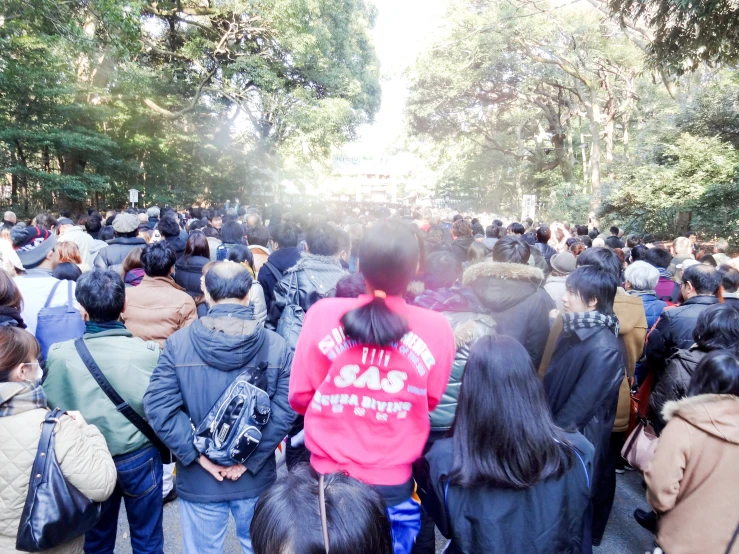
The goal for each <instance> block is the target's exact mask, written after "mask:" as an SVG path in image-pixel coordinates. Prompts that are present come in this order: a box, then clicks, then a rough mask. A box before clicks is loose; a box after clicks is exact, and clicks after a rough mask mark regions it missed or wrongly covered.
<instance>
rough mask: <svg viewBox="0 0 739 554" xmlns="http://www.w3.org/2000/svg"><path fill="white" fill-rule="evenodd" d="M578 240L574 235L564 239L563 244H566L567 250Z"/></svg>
mask: <svg viewBox="0 0 739 554" xmlns="http://www.w3.org/2000/svg"><path fill="white" fill-rule="evenodd" d="M578 242H580V241H579V240H577V239H576V238H575V237H570V238H568V239H567V240H566V241H565V246H567V249H568V250H569V249H570V248H571V247H572V245H573V244H577V243H578Z"/></svg>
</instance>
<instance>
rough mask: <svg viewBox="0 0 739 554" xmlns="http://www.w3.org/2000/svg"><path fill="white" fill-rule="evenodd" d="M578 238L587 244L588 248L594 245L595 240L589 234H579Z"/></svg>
mask: <svg viewBox="0 0 739 554" xmlns="http://www.w3.org/2000/svg"><path fill="white" fill-rule="evenodd" d="M577 239H578V240H579V241H580V242H581V243H582V244H584V245H585V247H586V248H591V247H592V246H593V240H592V239H591V238H590V237H589V236H588V235H578V237H577Z"/></svg>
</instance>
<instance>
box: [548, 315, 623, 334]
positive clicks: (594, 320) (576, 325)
mask: <svg viewBox="0 0 739 554" xmlns="http://www.w3.org/2000/svg"><path fill="white" fill-rule="evenodd" d="M562 320H563V323H564V327H563V329H562V332H563V333H564V334H565V335H567V336H569V335H572V334H573V333H574V332H575V331H577V330H578V329H593V328H594V327H608V328H609V329H610V330H611V331H613V334H615V335H616V336H618V318H616V316H615V315H605V314H602V313H600V312H569V313H565V314H564V316H563V318H562Z"/></svg>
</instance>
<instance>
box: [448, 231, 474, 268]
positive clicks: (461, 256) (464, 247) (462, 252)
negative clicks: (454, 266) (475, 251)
mask: <svg viewBox="0 0 739 554" xmlns="http://www.w3.org/2000/svg"><path fill="white" fill-rule="evenodd" d="M473 242H475V239H474V238H472V237H460V238H458V239H456V240H455V241H454V242H453V243H452V254H454V257H455V258H457V261H458V262H459V263H461V264H463V263H464V262H466V261H467V258H468V256H469V251H470V246H472V243H473Z"/></svg>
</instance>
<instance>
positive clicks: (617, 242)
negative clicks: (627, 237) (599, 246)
mask: <svg viewBox="0 0 739 554" xmlns="http://www.w3.org/2000/svg"><path fill="white" fill-rule="evenodd" d="M603 242H605V244H606V246H607V247H608V248H611V249H614V250H615V249H616V248H623V246H624V243H623V241H622V240H621V239H620V238H618V237H617V236H614V235H611V236H610V237H608V238H606V240H605V241H603Z"/></svg>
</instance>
